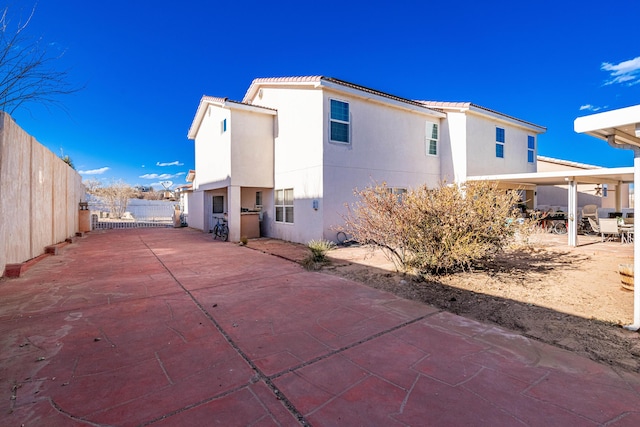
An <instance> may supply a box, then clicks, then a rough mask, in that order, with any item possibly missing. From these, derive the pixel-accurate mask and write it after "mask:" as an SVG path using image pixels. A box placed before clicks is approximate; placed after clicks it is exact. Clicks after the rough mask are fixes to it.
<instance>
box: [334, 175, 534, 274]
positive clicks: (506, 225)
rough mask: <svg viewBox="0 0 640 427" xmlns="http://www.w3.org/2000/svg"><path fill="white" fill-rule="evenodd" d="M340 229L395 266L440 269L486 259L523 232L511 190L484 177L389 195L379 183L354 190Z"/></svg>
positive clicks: (422, 270)
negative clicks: (382, 255)
mask: <svg viewBox="0 0 640 427" xmlns="http://www.w3.org/2000/svg"><path fill="white" fill-rule="evenodd" d="M355 194H356V196H357V198H358V200H357V202H356V203H354V204H353V205H352V206H350V207H348V208H349V210H348V213H347V215H346V216H345V217H344V219H345V226H344V231H345V232H347V233H349V234H351V235H352V236H353V238H354V240H356V241H359V242H360V243H363V244H367V245H369V246H371V247H374V248H380V249H382V250H383V252H384V253H385V255H386V256H387V258H389V259H390V260H392V261H393V262H394V264H395V265H396V267H397V268H398V269H402V270H403V271H415V272H417V273H420V274H425V273H430V274H441V273H447V272H453V271H456V270H460V269H465V268H469V267H471V266H472V264H473V263H475V262H477V261H480V260H485V259H490V258H492V257H493V256H494V255H495V254H496V253H498V252H499V251H501V250H502V249H504V248H505V247H506V246H508V245H509V244H510V243H511V242H513V240H514V236H515V235H516V233H520V234H522V233H526V224H522V221H520V220H518V219H517V218H518V216H519V215H518V210H517V208H516V207H517V204H518V201H519V195H518V193H517V192H516V191H504V190H499V189H498V188H497V187H496V186H495V185H492V184H489V183H485V182H468V183H466V184H464V185H457V184H451V185H446V184H444V183H443V184H441V185H440V186H439V187H437V188H427V187H426V186H422V187H420V188H418V189H415V190H412V191H409V192H407V193H406V194H404V195H403V196H402V197H399V196H398V195H394V194H392V193H391V192H390V191H389V189H388V188H387V187H386V185H385V184H382V185H376V186H375V187H370V188H367V189H364V190H361V191H358V190H356V191H355Z"/></svg>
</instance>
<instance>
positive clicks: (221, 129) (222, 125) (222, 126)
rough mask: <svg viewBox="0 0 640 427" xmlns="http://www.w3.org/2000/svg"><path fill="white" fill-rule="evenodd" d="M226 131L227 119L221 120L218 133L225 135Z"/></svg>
mask: <svg viewBox="0 0 640 427" xmlns="http://www.w3.org/2000/svg"><path fill="white" fill-rule="evenodd" d="M226 131H227V119H223V120H222V121H221V122H220V133H225V132H226Z"/></svg>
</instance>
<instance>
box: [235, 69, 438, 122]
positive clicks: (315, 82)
mask: <svg viewBox="0 0 640 427" xmlns="http://www.w3.org/2000/svg"><path fill="white" fill-rule="evenodd" d="M262 86H292V87H295V86H314V87H327V88H332V89H335V90H341V91H356V92H361V93H360V94H357V93H355V94H356V95H360V96H364V95H363V94H367V95H368V96H367V97H368V98H371V95H373V96H374V97H379V98H381V100H385V101H387V102H388V101H393V102H397V103H400V104H402V105H405V106H410V107H411V108H412V109H416V107H417V109H419V110H422V111H424V112H429V113H430V114H432V115H434V116H439V117H442V118H443V117H444V114H442V112H440V111H437V110H434V109H432V108H430V107H429V106H427V105H424V104H423V103H421V102H418V101H413V100H411V99H407V98H402V97H400V96H396V95H392V94H389V93H386V92H382V91H379V90H375V89H371V88H368V87H366V86H361V85H357V84H355V83H351V82H347V81H345V80H340V79H336V78H334V77H325V76H296V77H268V78H257V79H254V80H253V81H252V82H251V85H250V86H249V89H247V92H246V93H245V95H244V98H243V99H242V101H243V102H247V103H248V102H250V101H252V100H253V99H255V97H256V95H257V94H258V91H259V90H260V87H262Z"/></svg>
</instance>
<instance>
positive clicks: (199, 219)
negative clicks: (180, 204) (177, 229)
mask: <svg viewBox="0 0 640 427" xmlns="http://www.w3.org/2000/svg"><path fill="white" fill-rule="evenodd" d="M204 195H205V192H204V191H194V192H192V193H187V194H186V196H187V204H188V205H189V218H188V223H189V227H192V228H195V229H197V230H204V220H205V218H204Z"/></svg>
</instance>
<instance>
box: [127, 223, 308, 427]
mask: <svg viewBox="0 0 640 427" xmlns="http://www.w3.org/2000/svg"><path fill="white" fill-rule="evenodd" d="M140 241H141V242H142V244H143V245H144V246H145V247H146V248H147V249H148V250H149V251H150V252H151V253H152V254H153V256H154V257H155V258H156V259H157V260H158V262H159V263H160V265H162V267H163V268H164V269H165V270H166V271H167V273H169V275H170V276H171V278H172V279H173V280H174V281H175V282H176V283H177V284H178V286H180V288H182V290H183V291H184V292H185V293H186V294H187V295H189V298H191V300H192V301H193V303H194V304H195V305H196V306H197V307H198V308H199V309H200V311H201V312H202V314H204V315H205V316H206V317H207V319H209V320H210V321H211V323H212V324H213V325H214V326H215V327H216V329H217V330H218V332H220V334H222V336H223V337H224V339H225V340H226V341H227V342H228V343H229V345H230V346H231V347H232V348H233V349H234V350H235V351H236V352H237V353H238V354H239V355H240V357H242V358H243V359H244V361H245V362H247V364H248V365H249V366H251V369H253V371H254V372H255V373H256V375H257V377H258V379H260V380H262V381H264V383H265V384H266V385H267V387H269V389H271V391H272V392H273V394H274V395H275V396H276V398H277V399H278V400H280V401H281V402H282V403H283V404H284V406H285V407H286V408H287V409H288V410H289V412H290V413H291V414H292V415H293V416H294V417H295V418H296V419H297V420H298V422H299V423H300V425H302V426H309V427H310V426H311V423H309V421H307V420H306V418H305V417H304V415H302V413H301V412H300V411H298V409H297V408H296V407H295V406H294V405H293V403H291V401H290V400H289V399H288V398H287V397H286V396H285V395H284V393H282V391H280V389H279V388H278V387H277V386H276V385H275V384H274V383H273V381H272V379H271V378H269V377H268V376H267V375H265V374H264V372H262V370H261V369H260V368H258V366H257V365H256V364H255V363H254V362H253V360H251V359H250V358H249V356H247V354H246V353H245V352H244V351H242V349H241V348H240V347H239V346H238V344H236V342H235V341H234V340H233V338H231V336H230V335H229V334H227V332H226V331H225V330H224V329H223V328H222V325H220V323H218V321H217V320H216V319H215V318H214V317H213V316H212V315H211V313H209V312H208V311H207V310H206V309H205V308H204V306H203V305H202V304H200V302H199V301H198V300H197V299H196V297H194V296H193V294H192V293H191V292H190V291H189V290H188V289H187V288H186V287H185V286H184V285H183V284H182V282H180V280H178V278H177V277H176V276H175V275H174V274H173V272H172V271H171V270H170V269H169V267H167V266H166V265H165V264H164V262H162V260H161V259H160V257H159V256H158V254H156V253H155V251H154V250H153V249H151V247H149V245H148V244H147V242H145V241H144V240H143V239H142V237H141V236H140ZM254 382H255V381H254Z"/></svg>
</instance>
